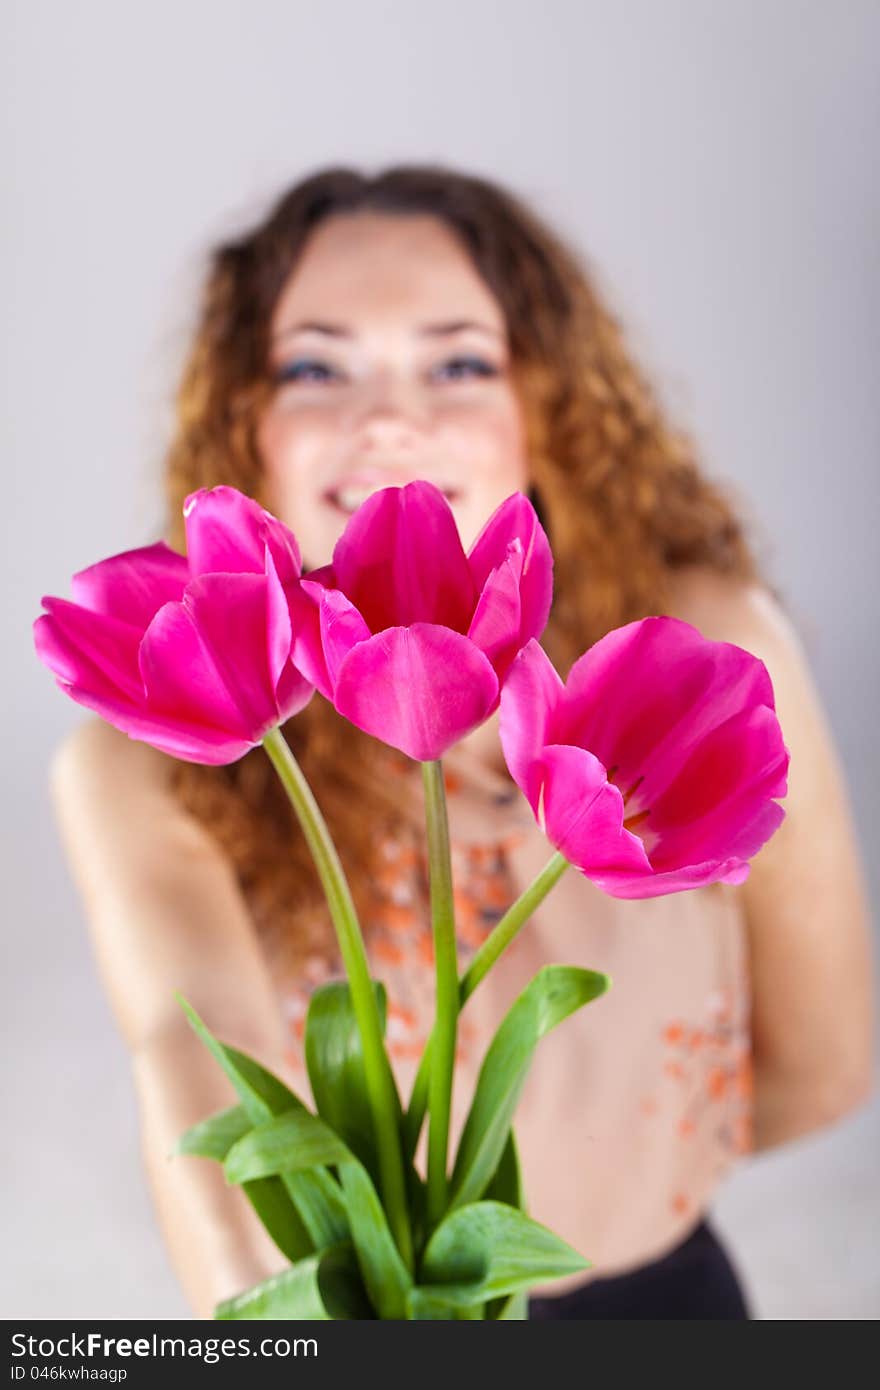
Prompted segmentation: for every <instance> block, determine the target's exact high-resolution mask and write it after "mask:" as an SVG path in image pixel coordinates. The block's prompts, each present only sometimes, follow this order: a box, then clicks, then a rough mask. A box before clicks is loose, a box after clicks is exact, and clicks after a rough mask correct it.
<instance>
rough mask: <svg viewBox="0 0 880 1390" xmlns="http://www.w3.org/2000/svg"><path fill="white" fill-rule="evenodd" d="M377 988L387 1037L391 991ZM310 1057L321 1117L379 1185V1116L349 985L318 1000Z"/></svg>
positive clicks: (321, 993)
mask: <svg viewBox="0 0 880 1390" xmlns="http://www.w3.org/2000/svg"><path fill="white" fill-rule="evenodd" d="M373 986H374V988H375V991H376V1002H377V1004H378V1007H379V1016H380V1018H381V1020H382V1032H383V1035H384V1032H385V1014H386V996H385V986H384V985H383V984H381V983H380V982H379V981H378V980H374V981H373ZM305 1055H306V1066H307V1068H308V1073H309V1083H310V1085H311V1088H312V1095H313V1096H314V1098H315V1106H316V1108H317V1111H318V1114H319V1115H320V1116H321V1119H322V1120H326V1122H327V1124H328V1125H330V1127H331V1129H334V1130H335V1131H336V1133H337V1134H338V1135H339V1136H340V1138H342V1139H344V1140H345V1143H346V1144H347V1145H348V1147H349V1148H350V1149H351V1151H352V1153H353V1154H354V1155H355V1156H356V1157H357V1158H359V1159H360V1161H361V1163H363V1165H364V1166H365V1168H366V1169H367V1171H368V1172H369V1174H370V1177H371V1178H372V1179H373V1181H374V1182H375V1183H378V1182H379V1177H380V1174H379V1162H378V1156H377V1154H376V1144H375V1130H374V1125H373V1112H372V1108H371V1106H370V1099H369V1093H368V1091H367V1081H366V1075H365V1072H364V1057H363V1051H362V1048H361V1035H360V1030H359V1028H358V1026H357V1019H356V1017H355V1012H354V1008H353V1006H352V1002H351V990H350V988H349V986H348V984H347V982H345V981H339V980H333V981H331V982H330V984H327V985H323V986H322V987H321V988H320V989H316V990H315V991H314V993H313V994H312V996H311V999H310V1000H309V1011H308V1015H307V1017H306V1033H305ZM395 1096H397V1092H396V1090H395ZM399 1106H400V1102H399V1099H398V1108H399Z"/></svg>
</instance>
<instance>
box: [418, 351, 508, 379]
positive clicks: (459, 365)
mask: <svg viewBox="0 0 880 1390" xmlns="http://www.w3.org/2000/svg"><path fill="white" fill-rule="evenodd" d="M433 375H434V376H435V377H437V378H439V379H440V380H441V381H464V380H466V379H467V378H468V377H490V376H497V375H498V368H497V367H495V366H493V364H492V363H491V362H487V361H486V359H485V357H451V358H450V359H449V361H448V362H444V363H442V365H441V366H439V367H437V368H436V369H435V371H434V373H433Z"/></svg>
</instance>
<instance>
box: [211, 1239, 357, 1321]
mask: <svg viewBox="0 0 880 1390" xmlns="http://www.w3.org/2000/svg"><path fill="white" fill-rule="evenodd" d="M372 1316H373V1313H372V1309H371V1308H370V1305H369V1303H368V1302H367V1299H366V1295H365V1294H364V1289H363V1285H362V1283H361V1280H360V1274H359V1271H358V1266H357V1261H356V1259H355V1256H354V1250H353V1249H352V1246H351V1242H350V1241H343V1242H340V1244H338V1245H334V1246H331V1247H330V1248H329V1249H327V1250H323V1251H321V1252H320V1253H319V1254H314V1255H309V1256H308V1257H307V1258H306V1259H303V1260H299V1261H297V1263H296V1264H294V1265H293V1266H292V1267H291V1268H290V1269H285V1270H283V1271H282V1272H281V1273H280V1274H273V1275H272V1276H271V1278H269V1279H264V1280H263V1281H262V1282H261V1283H259V1284H255V1285H254V1287H253V1288H252V1289H248V1290H247V1291H246V1292H245V1293H241V1294H237V1295H236V1296H235V1298H228V1299H226V1300H225V1301H224V1302H222V1303H218V1304H217V1307H216V1308H215V1309H214V1317H215V1319H218V1320H220V1321H240V1320H243V1319H248V1320H252V1319H253V1320H257V1319H260V1320H271V1319H273V1318H278V1319H295V1320H298V1321H322V1322H328V1321H339V1320H344V1319H367V1318H371V1317H372Z"/></svg>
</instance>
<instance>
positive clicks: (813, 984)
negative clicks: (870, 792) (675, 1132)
mask: <svg viewBox="0 0 880 1390" xmlns="http://www.w3.org/2000/svg"><path fill="white" fill-rule="evenodd" d="M675 613H676V616H679V617H682V618H685V619H686V620H687V621H689V622H692V623H693V624H694V625H695V626H696V627H698V628H699V629H700V631H701V632H703V634H704V635H705V636H706V637H710V638H713V639H716V640H722V641H726V642H735V643H736V644H737V645H738V646H741V647H744V648H746V649H747V650H748V651H750V652H753V653H754V654H755V655H756V656H758V657H760V659H761V660H762V661H763V662H764V664H765V666H766V667H767V670H768V671H769V673H770V679H771V680H772V682H773V688H774V692H775V697H776V712H777V714H778V716H779V722H780V725H781V727H782V735H783V738H784V740H785V743H786V745H787V747H788V749H789V752H790V754H791V763H790V768H789V779H788V785H789V790H788V795H787V796H786V798H785V800H784V802H783V805H784V807H785V812H786V817H785V820H784V821H783V823H782V826H781V827H780V829H779V830H778V831H777V832H776V834H775V835H774V836H773V837H772V839H771V840H769V841H768V843H767V844H766V845H765V846H764V848H763V849H762V850H761V851H760V853H759V854H758V855H756V856H755V858H754V859H753V861H752V868H751V873H750V875H749V877H748V879H747V880H746V882H745V883H744V884H743V886H742V887H741V888H740V889H739V890H738V891H739V892H740V893H742V894H743V901H744V903H745V909H746V920H747V924H748V935H749V950H750V957H751V987H752V1039H753V1054H754V1067H755V1133H754V1142H755V1147H756V1148H757V1149H766V1148H770V1147H772V1146H773V1145H775V1144H781V1143H784V1142H785V1141H786V1140H788V1139H794V1138H796V1137H797V1136H798V1135H801V1134H805V1133H807V1132H808V1131H810V1130H813V1129H817V1128H819V1127H820V1126H823V1125H827V1124H829V1123H831V1122H832V1121H834V1120H836V1119H838V1118H839V1117H841V1116H842V1115H844V1114H846V1113H847V1112H848V1111H849V1110H851V1109H853V1108H854V1107H856V1106H858V1105H860V1104H861V1103H862V1102H863V1101H864V1100H866V1098H867V1097H868V1095H869V1093H870V1089H871V1078H872V1056H873V1046H872V1043H873V1038H872V1028H873V997H872V994H873V991H872V983H873V980H872V959H871V941H870V927H869V920H868V906H867V896H866V889H865V882H864V875H863V872H862V865H861V861H860V858H859V851H858V844H857V839H856V833H855V826H854V822H853V816H852V811H851V808H850V804H849V798H848V794H847V788H846V785H845V781H844V776H843V772H842V769H841V766H840V762H839V759H838V756H837V753H836V750H835V747H834V743H833V739H832V736H831V733H830V730H829V728H828V724H827V720H826V718H825V715H824V713H823V710H822V707H821V703H820V700H819V697H818V695H817V692H816V689H815V686H814V683H813V680H812V678H811V675H810V672H809V669H808V665H807V662H806V659H805V657H804V653H803V650H802V647H801V644H800V642H799V640H798V638H797V635H796V633H795V631H794V629H793V627H792V625H791V623H790V622H789V620H788V619H787V618H786V616H785V614H784V613H783V611H782V610H781V608H780V607H779V605H778V604H777V603H776V601H775V600H774V599H773V598H772V596H771V595H770V594H769V593H767V591H766V590H764V589H763V588H760V587H757V586H749V585H743V584H734V583H732V582H731V581H728V580H724V579H721V578H720V577H718V576H715V575H708V574H706V573H704V572H702V571H700V572H694V573H692V574H689V575H687V576H684V577H683V578H682V580H681V581H680V589H679V592H678V596H677V599H676V604H675Z"/></svg>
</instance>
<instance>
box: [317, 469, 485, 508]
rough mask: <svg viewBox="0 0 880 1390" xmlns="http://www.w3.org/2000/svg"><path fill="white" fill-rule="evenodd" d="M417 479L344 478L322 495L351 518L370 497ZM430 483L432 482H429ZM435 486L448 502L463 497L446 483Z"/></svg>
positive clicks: (458, 490) (322, 498) (457, 489)
mask: <svg viewBox="0 0 880 1390" xmlns="http://www.w3.org/2000/svg"><path fill="white" fill-rule="evenodd" d="M417 477H418V475H416V476H415V477H393V478H389V477H388V476H385V477H382V478H372V479H367V478H343V479H342V480H341V481H340V482H338V483H334V484H333V486H332V487H329V488H327V489H326V490H325V491H324V492H322V494H321V500H322V501H323V502H326V503H327V505H328V506H330V507H333V508H334V509H335V510H336V511H338V512H342V513H343V514H344V515H345V516H351V515H352V513H353V512H356V511H357V509H358V507H360V506H361V504H362V503H363V502H366V500H367V498H368V497H371V496H372V495H373V493H374V492H379V491H381V489H382V488H386V487H403V486H404V485H405V484H406V483H410V482H415V481H416V479H417ZM428 481H430V480H428ZM434 486H435V487H436V488H438V489H439V491H440V492H442V493H443V496H444V497H445V498H446V500H447V502H454V501H456V499H457V498H458V497H460V496H461V489H460V488H455V487H448V486H447V485H446V484H444V483H434Z"/></svg>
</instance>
